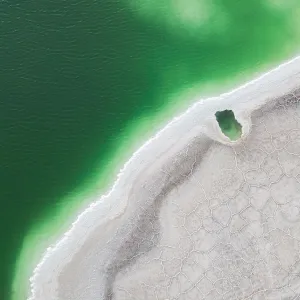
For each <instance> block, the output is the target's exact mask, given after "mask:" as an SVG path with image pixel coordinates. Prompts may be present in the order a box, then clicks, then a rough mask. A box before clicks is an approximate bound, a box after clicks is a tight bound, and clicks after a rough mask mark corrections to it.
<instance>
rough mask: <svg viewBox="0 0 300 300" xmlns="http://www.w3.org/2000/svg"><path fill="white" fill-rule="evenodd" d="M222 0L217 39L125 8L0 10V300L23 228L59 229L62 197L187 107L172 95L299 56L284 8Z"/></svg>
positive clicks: (26, 6)
mask: <svg viewBox="0 0 300 300" xmlns="http://www.w3.org/2000/svg"><path fill="white" fill-rule="evenodd" d="M240 2H241V1H240ZM224 3H225V4H226V9H227V10H226V11H227V14H228V18H229V19H230V22H229V25H228V26H227V27H226V29H225V30H223V31H218V32H217V33H216V32H215V31H209V30H202V29H201V28H196V29H195V28H193V30H191V29H190V28H189V27H185V26H180V24H179V25H178V26H177V24H176V26H173V25H172V26H171V27H170V26H169V25H168V23H166V22H164V20H163V19H162V20H158V21H156V20H154V19H153V18H145V17H144V15H141V14H139V13H135V12H134V11H133V10H132V9H131V8H132V7H131V5H130V4H129V3H128V2H127V1H122V2H121V1H120V2H113V3H111V1H93V2H88V1H87V2H82V1H81V2H75V3H74V2H73V3H71V2H67V1H64V2H62V1H57V0H51V1H45V0H44V1H39V2H36V1H32V0H30V1H22V2H21V1H20V2H19V3H18V2H16V1H14V2H8V1H2V2H1V3H0V17H1V22H2V23H1V35H0V51H1V52H0V60H1V70H0V78H1V100H0V115H1V118H0V123H1V125H0V128H1V132H0V136H1V139H2V143H1V147H0V156H1V158H2V164H1V166H2V168H1V169H0V176H1V181H0V182H1V183H0V190H1V198H0V199H1V201H2V209H1V215H0V220H1V226H0V228H1V238H2V241H3V242H2V243H1V248H0V254H1V257H2V261H3V262H4V263H2V268H1V271H0V280H1V285H0V298H1V299H5V300H6V299H10V296H11V292H10V285H11V281H12V275H13V272H14V268H15V262H16V258H17V256H18V255H19V251H20V249H21V247H22V242H23V240H24V237H25V236H26V234H28V232H29V229H31V228H39V227H40V226H41V225H42V224H45V223H49V224H50V225H51V220H54V222H55V224H56V225H57V224H59V223H60V222H61V224H63V222H64V219H61V218H60V217H59V216H61V215H60V213H59V212H60V211H61V208H62V207H66V206H67V205H69V203H70V201H71V200H69V199H70V197H68V196H69V195H71V194H77V193H79V191H82V190H93V189H95V187H96V184H95V182H97V186H99V185H100V186H105V185H107V184H108V182H109V178H110V177H111V174H110V171H109V170H111V169H114V168H115V166H116V165H118V164H120V161H122V162H123V159H124V157H123V156H122V157H121V158H120V157H119V156H118V157H116V153H117V152H118V150H119V149H125V150H122V151H123V152H126V149H127V152H128V153H127V154H124V153H123V154H124V156H126V155H129V153H130V151H131V150H132V149H131V148H130V143H131V142H132V141H133V140H134V139H135V140H137V139H138V138H139V137H140V135H141V133H139V136H138V135H137V133H136V137H134V138H132V136H133V134H134V132H137V129H138V127H139V126H140V125H141V124H146V125H144V127H142V131H143V133H145V132H147V131H151V130H152V129H153V128H152V125H151V127H150V125H149V124H150V123H151V122H152V120H155V116H156V115H157V114H158V113H159V112H161V111H163V109H165V111H166V114H165V115H166V116H167V115H168V116H170V115H171V114H172V113H173V112H174V111H176V110H178V109H179V107H184V106H186V105H187V103H188V100H187V99H185V98H184V100H185V101H183V99H182V98H181V97H179V98H178V97H175V96H174V95H179V94H180V93H181V92H182V91H184V90H185V89H187V88H194V87H195V86H196V87H197V88H195V90H197V91H198V90H199V91H201V90H202V89H203V90H205V91H206V92H207V91H209V92H210V93H216V92H217V91H219V89H220V90H221V89H222V88H220V87H221V86H223V87H224V86H225V83H226V86H232V85H234V83H235V82H240V81H242V80H244V79H245V78H248V77H249V76H251V74H253V73H254V72H260V71H263V70H266V69H267V68H268V67H269V66H270V65H273V64H277V63H278V62H279V61H282V60H285V59H286V58H288V57H290V56H293V54H294V53H295V52H296V50H297V47H298V41H299V35H298V32H297V30H296V29H295V26H294V24H293V23H292V21H293V20H294V19H293V18H291V16H290V15H289V13H291V11H292V10H289V13H288V12H287V11H286V10H282V9H280V10H277V9H274V8H269V7H267V6H265V5H264V6H263V5H262V4H261V3H262V1H258V0H256V1H251V4H249V6H245V5H244V3H243V4H240V3H239V2H236V1H225V2H224ZM298 6H299V5H298ZM293 11H295V9H293ZM182 27H183V28H182ZM208 28H209V27H208ZM173 96H174V97H173ZM176 99H181V100H180V101H179V100H178V101H177V100H176ZM150 116H151V118H153V119H151V118H150ZM148 118H150V119H148ZM153 122H154V123H155V121H153ZM143 136H144V135H143ZM129 141H130V142H129ZM121 146H122V148H120V147H121ZM104 171H105V176H104ZM64 199H68V201H64ZM74 201H75V200H74ZM76 201H78V202H77V203H78V205H79V204H80V202H81V201H83V199H82V198H80V197H79V199H76ZM65 215H66V214H65ZM39 238H40V239H45V238H47V232H41V233H40V237H39ZM21 258H22V257H21ZM29 259H30V258H29ZM26 263H27V261H22V259H21V260H20V265H19V266H18V269H17V273H18V272H20V268H23V267H24V266H25V265H26ZM23 279H24V278H23ZM16 295H18V299H20V300H21V299H25V295H24V294H23V295H21V294H20V293H19V292H18V291H16ZM20 297H23V298H20Z"/></svg>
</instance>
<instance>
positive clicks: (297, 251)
mask: <svg viewBox="0 0 300 300" xmlns="http://www.w3.org/2000/svg"><path fill="white" fill-rule="evenodd" d="M298 71H300V64H299V62H298V61H296V62H295V63H294V64H293V65H292V66H291V65H290V66H287V67H286V68H285V69H284V68H283V69H281V71H278V72H275V73H273V74H272V76H269V77H268V78H265V79H261V80H260V81H259V83H255V84H253V85H250V86H248V87H246V88H244V89H241V90H239V91H236V92H234V93H233V94H230V95H225V96H223V98H222V99H221V100H222V102H221V101H219V102H217V100H214V99H212V101H211V102H210V103H209V104H207V105H206V104H205V103H204V104H203V103H202V104H199V105H198V106H195V107H194V110H191V111H190V112H189V113H187V114H186V115H185V116H183V117H182V118H181V119H180V120H179V121H177V123H176V122H175V123H174V124H173V125H172V126H170V127H169V129H168V130H166V131H165V132H164V133H163V134H162V135H161V136H160V137H158V138H157V139H155V140H153V142H152V144H151V145H150V146H149V147H148V148H147V150H145V151H144V153H143V155H140V156H137V158H136V160H135V162H134V164H132V165H129V167H128V168H129V169H128V170H129V171H128V170H127V172H126V170H125V171H124V174H123V177H122V179H120V182H119V185H118V186H117V187H115V189H114V191H113V192H112V193H111V194H110V195H109V196H108V197H107V198H105V199H104V200H103V201H102V206H103V203H104V204H105V205H106V206H105V209H103V208H102V210H100V204H96V205H95V206H94V210H92V209H91V210H90V212H87V213H86V214H85V215H84V216H83V217H81V219H79V221H77V223H76V224H75V225H74V228H73V229H72V231H71V232H70V233H69V234H68V237H64V239H63V240H62V241H61V242H60V245H57V246H56V249H58V250H56V251H53V252H51V251H49V253H48V254H47V257H46V259H45V260H44V262H43V263H42V264H41V265H40V266H39V268H38V269H37V270H36V272H35V277H34V278H33V287H34V294H33V296H32V298H31V299H36V300H42V299H43V300H48V299H49V300H50V299H51V300H52V299H58V300H77V299H78V300H79V299H80V300H96V299H97V300H98V299H99V300H100V299H101V300H102V299H103V300H108V299H114V300H121V299H123V300H146V299H147V300H158V299H161V300H167V299H168V300H175V299H178V300H200V299H207V300H210V299H211V300H219V299H220V300H221V299H224V300H225V299H228V300H229V299H230V300H231V299H239V300H240V299H251V300H259V299H268V300H275V299H276V300H277V299H285V300H287V299H289V300H292V299H297V298H296V297H297V295H300V278H298V276H300V107H299V105H300V92H297V90H296V89H295V88H296V87H297V86H299V85H300V80H299V75H298ZM298 94H299V99H298ZM219 100H220V99H219ZM208 101H209V100H208ZM225 108H229V109H230V108H232V109H233V110H234V112H235V114H236V116H237V118H238V120H239V122H240V123H241V124H242V125H243V129H244V134H243V136H242V139H241V140H240V141H239V142H238V143H231V142H230V141H229V140H228V139H226V137H224V136H223V135H222V134H221V131H220V130H219V128H218V127H217V123H216V122H215V120H214V118H213V115H214V114H213V113H214V112H215V111H216V109H225ZM204 116H205V117H204ZM183 125H185V126H183ZM250 129H251V130H250ZM164 134H165V136H163V135H164ZM147 151H148V152H147ZM130 168H131V169H130ZM105 201H106V202H105ZM109 201H111V202H109Z"/></svg>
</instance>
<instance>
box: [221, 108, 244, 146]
mask: <svg viewBox="0 0 300 300" xmlns="http://www.w3.org/2000/svg"><path fill="white" fill-rule="evenodd" d="M215 116H216V119H217V122H218V124H219V126H220V129H221V131H222V132H223V134H224V135H226V136H227V137H228V138H229V139H230V140H232V141H236V140H238V139H239V138H240V137H241V135H242V125H241V124H240V123H239V122H238V121H237V120H236V118H235V116H234V112H233V111H232V110H227V109H226V110H223V111H217V112H216V113H215Z"/></svg>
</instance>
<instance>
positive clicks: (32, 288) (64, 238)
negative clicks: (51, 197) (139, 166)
mask: <svg viewBox="0 0 300 300" xmlns="http://www.w3.org/2000/svg"><path fill="white" fill-rule="evenodd" d="M297 61H299V62H300V56H297V57H295V58H293V59H291V60H289V61H287V62H285V63H283V64H281V65H279V66H278V67H276V68H274V69H272V70H271V71H269V72H267V73H264V74H263V75H261V76H259V77H258V78H256V79H254V80H252V81H249V82H248V83H246V84H244V85H241V86H240V87H238V88H235V89H233V90H232V91H230V92H227V93H223V94H221V95H220V96H218V97H210V98H206V99H200V100H199V101H197V102H196V103H194V104H193V105H191V106H190V107H189V108H188V109H187V110H186V111H185V112H184V113H182V114H180V115H178V116H176V117H174V118H173V119H172V120H171V121H170V122H169V123H168V124H167V125H166V126H165V127H164V128H162V129H161V130H159V131H158V132H157V133H156V134H155V135H154V136H152V137H151V138H150V139H149V140H148V141H146V142H145V143H144V144H143V145H142V146H141V147H140V148H139V149H138V150H137V151H135V152H134V153H133V155H132V156H131V158H130V159H129V160H128V161H127V162H126V163H125V164H124V166H123V168H122V169H121V170H120V171H119V173H118V175H117V179H116V181H115V182H114V184H113V186H112V188H111V189H110V190H109V191H108V193H107V194H105V195H102V196H101V197H100V199H98V200H96V201H94V202H92V203H91V204H90V205H89V207H88V208H87V209H86V210H84V211H83V212H82V213H80V214H79V215H78V216H77V218H76V220H75V221H74V222H73V223H72V225H71V226H70V229H69V230H68V231H66V232H65V233H64V234H63V236H62V237H61V238H60V239H59V240H58V241H57V242H56V244H55V245H54V246H50V247H48V248H47V249H46V251H45V252H44V254H43V256H42V258H41V260H40V262H39V263H38V264H37V265H36V267H35V268H34V270H33V273H32V274H33V275H32V276H31V277H30V279H29V280H30V294H31V295H30V296H29V298H27V300H34V299H35V296H36V286H35V282H36V279H37V276H38V274H39V271H40V270H41V268H42V266H43V265H44V264H45V262H46V261H47V259H49V257H50V256H51V255H52V254H53V253H54V252H56V251H58V250H59V249H60V248H61V247H62V245H63V244H64V243H66V241H67V240H68V239H69V237H70V236H71V235H72V234H73V232H74V230H75V227H76V226H77V224H79V222H80V221H81V220H82V219H83V217H84V216H85V215H86V214H88V213H89V212H91V211H93V210H94V208H95V206H96V205H97V204H99V203H100V202H102V201H103V200H105V199H106V198H108V197H109V196H110V195H111V194H112V193H113V192H114V191H116V190H117V188H118V185H119V183H120V179H121V178H122V176H124V174H125V173H126V171H127V169H129V166H130V165H131V164H133V163H134V161H135V160H136V159H137V157H138V155H141V154H142V153H143V152H144V151H145V150H146V149H147V147H149V145H150V144H152V143H153V142H154V141H155V140H156V139H157V138H158V137H160V136H161V135H162V134H163V132H165V131H166V130H167V129H168V128H170V127H171V126H172V125H173V124H174V123H176V122H177V121H179V120H180V119H182V118H183V117H185V116H187V115H188V114H189V113H190V111H192V110H193V109H194V108H195V107H196V106H197V105H199V104H203V102H204V101H207V102H208V103H209V101H217V100H220V99H222V98H225V97H229V96H231V95H233V94H235V93H237V92H240V91H242V90H245V89H246V88H247V87H249V86H251V85H254V84H256V83H258V82H259V81H261V80H262V79H264V78H266V77H267V76H269V75H271V74H272V73H274V72H277V71H279V70H280V69H282V68H284V67H286V66H288V65H292V64H293V63H296V62H297Z"/></svg>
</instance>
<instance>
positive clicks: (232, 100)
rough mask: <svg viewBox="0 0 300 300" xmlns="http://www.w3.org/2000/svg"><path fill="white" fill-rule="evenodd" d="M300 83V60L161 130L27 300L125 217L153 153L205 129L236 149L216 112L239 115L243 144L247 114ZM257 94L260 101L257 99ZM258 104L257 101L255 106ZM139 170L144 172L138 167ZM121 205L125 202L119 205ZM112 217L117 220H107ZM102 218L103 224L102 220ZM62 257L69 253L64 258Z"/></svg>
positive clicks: (78, 223) (50, 259) (90, 212)
mask: <svg viewBox="0 0 300 300" xmlns="http://www.w3.org/2000/svg"><path fill="white" fill-rule="evenodd" d="M292 76H294V77H293V79H291V77H292ZM297 76H298V77H297ZM299 78H300V56H298V57H296V58H294V59H292V60H290V61H288V62H286V63H283V64H281V65H280V66H278V67H276V68H275V69H273V70H271V71H270V72H267V73H265V74H263V75H262V76H260V77H258V78H257V79H254V80H252V81H250V82H248V83H246V84H244V85H242V86H240V87H238V88H237V89H234V90H232V91H230V92H228V93H224V94H222V95H220V96H219V97H213V98H209V99H201V100H199V101H197V102H196V103H195V104H193V105H192V106H191V107H189V108H188V109H187V110H186V111H185V112H184V113H182V114H181V115H179V116H177V117H175V118H174V119H172V120H171V121H170V122H169V123H168V124H167V125H166V126H165V127H164V128H163V129H162V130H160V131H159V132H158V133H156V134H155V136H153V137H152V138H150V139H149V140H148V141H147V142H146V143H145V144H144V145H142V146H141V147H140V148H139V149H138V150H137V151H136V152H135V153H134V154H133V155H132V157H131V158H130V159H129V160H128V161H127V162H126V163H125V165H124V166H123V168H122V169H121V170H120V172H119V174H118V176H117V180H116V181H115V183H114V184H113V186H112V188H111V189H110V190H109V192H108V193H107V194H105V195H103V196H101V198H100V199H99V200H97V201H95V202H93V203H92V204H90V206H89V207H88V208H87V209H86V210H85V211H83V212H82V213H81V214H79V215H78V216H77V218H76V220H75V221H74V222H73V223H72V226H71V228H70V229H69V230H68V231H67V232H65V233H64V235H63V236H62V238H61V239H60V240H58V242H57V243H56V244H55V245H53V246H50V247H48V248H47V249H46V252H45V253H44V255H43V257H42V259H41V261H40V262H39V263H38V265H37V266H36V267H35V269H34V271H33V275H32V276H31V278H30V283H31V284H30V286H31V291H30V292H31V295H30V296H29V298H27V299H28V300H34V299H36V296H37V293H38V282H39V276H40V275H41V274H42V273H41V272H42V271H43V270H45V269H47V264H48V263H50V264H51V266H53V265H56V266H58V262H60V261H63V262H64V263H67V260H66V257H68V259H71V258H72V257H71V255H70V253H67V251H66V252H65V251H63V250H64V248H65V247H67V248H68V247H71V249H72V250H73V251H72V252H73V255H74V254H75V252H76V246H77V248H78V247H80V244H81V245H83V244H84V241H85V237H86V233H88V231H89V229H90V228H95V227H97V226H99V225H101V224H104V223H105V222H106V221H110V220H112V219H114V218H116V217H117V216H119V215H121V214H122V213H123V212H124V210H125V208H126V207H127V204H128V203H127V201H126V200H124V198H121V197H120V194H119V193H120V192H121V193H122V194H124V193H129V188H128V180H129V182H130V181H131V178H135V177H136V175H137V174H138V172H139V171H140V170H141V169H143V168H145V167H146V166H147V165H149V164H151V163H152V162H151V160H150V161H149V160H145V158H146V159H147V154H148V156H149V154H150V153H151V154H152V156H153V152H154V153H156V155H155V157H154V158H153V160H155V158H156V156H158V155H159V154H160V153H162V152H163V151H164V149H166V148H167V147H169V146H170V145H172V143H174V142H176V140H177V138H178V136H180V134H182V133H186V132H188V131H189V130H191V134H195V132H198V130H199V129H200V127H201V130H203V129H204V131H206V134H207V135H208V136H210V137H211V138H212V139H214V140H218V141H219V142H221V143H229V144H230V143H232V142H230V141H229V140H227V139H224V136H222V135H220V132H218V129H219V128H218V127H216V123H215V122H214V118H213V113H214V112H215V110H220V109H225V108H231V109H233V110H234V111H235V114H236V117H237V119H238V120H240V121H241V123H242V125H243V128H244V132H243V136H242V138H244V137H246V136H247V134H248V133H249V131H250V127H251V124H250V123H249V115H248V114H247V112H251V111H252V110H253V109H255V108H256V107H259V106H261V105H263V104H264V103H265V102H266V101H267V100H268V99H270V98H274V97H279V96H281V95H284V94H286V93H287V92H288V91H290V90H292V89H293V88H295V87H296V86H297V85H298V84H299V83H298V84H297V79H299ZM287 80H288V81H287ZM278 81H279V82H278ZM270 90H271V91H270ZM255 92H256V93H257V95H255ZM249 94H250V95H249ZM253 98H255V100H254V99H253ZM240 99H243V100H240ZM220 100H221V101H220ZM249 101H250V102H249ZM203 120H204V122H203ZM201 122H202V124H201ZM183 125H184V126H183ZM166 137H168V138H166ZM155 141H156V143H155ZM156 146H158V147H156ZM143 157H144V159H143ZM137 165H138V166H139V167H137ZM108 198H110V201H107V200H108ZM119 199H121V201H122V200H123V201H122V202H120V201H119ZM108 213H109V214H110V215H111V216H112V217H107V215H108ZM99 215H100V216H101V215H102V216H103V219H101V217H99ZM99 218H100V219H101V220H99ZM79 241H80V243H79ZM59 252H61V255H62V256H61V257H60V256H59ZM63 252H65V255H64V253H63ZM64 256H65V257H64ZM55 262H56V264H55ZM49 273H50V272H49ZM44 275H45V274H44ZM49 275H51V277H52V276H53V274H52V273H51V274H49ZM40 277H41V276H40ZM46 281H47V279H46Z"/></svg>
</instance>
